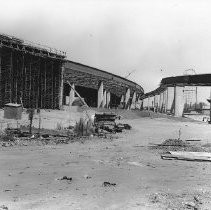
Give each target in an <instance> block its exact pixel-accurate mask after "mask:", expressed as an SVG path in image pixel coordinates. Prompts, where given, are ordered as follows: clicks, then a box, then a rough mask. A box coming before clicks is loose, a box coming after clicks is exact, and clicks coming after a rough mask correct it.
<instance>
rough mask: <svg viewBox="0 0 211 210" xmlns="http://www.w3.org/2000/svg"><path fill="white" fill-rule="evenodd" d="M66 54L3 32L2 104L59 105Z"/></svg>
mask: <svg viewBox="0 0 211 210" xmlns="http://www.w3.org/2000/svg"><path fill="white" fill-rule="evenodd" d="M65 56H66V54H65V53H64V52H62V51H58V50H57V51H56V50H54V49H51V48H46V47H45V48H41V47H38V46H36V45H32V44H28V43H27V42H24V41H23V40H21V39H18V38H15V37H11V36H7V35H4V34H3V35H1V34H0V107H3V106H4V105H5V104H6V103H23V106H24V107H26V108H47V109H56V108H59V98H60V97H61V96H60V88H61V86H62V85H61V83H62V81H61V78H62V75H61V74H62V65H63V63H64V59H65Z"/></svg>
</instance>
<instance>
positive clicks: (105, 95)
mask: <svg viewBox="0 0 211 210" xmlns="http://www.w3.org/2000/svg"><path fill="white" fill-rule="evenodd" d="M106 98H107V92H106V90H104V93H103V106H102V107H103V108H105V107H106Z"/></svg>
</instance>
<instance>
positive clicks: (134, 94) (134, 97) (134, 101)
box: [131, 92, 136, 109]
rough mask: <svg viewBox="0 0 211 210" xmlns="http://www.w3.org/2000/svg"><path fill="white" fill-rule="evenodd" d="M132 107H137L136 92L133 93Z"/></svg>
mask: <svg viewBox="0 0 211 210" xmlns="http://www.w3.org/2000/svg"><path fill="white" fill-rule="evenodd" d="M131 109H136V92H134V93H133V98H132V104H131Z"/></svg>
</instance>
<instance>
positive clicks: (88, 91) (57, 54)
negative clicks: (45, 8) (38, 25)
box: [0, 34, 144, 109]
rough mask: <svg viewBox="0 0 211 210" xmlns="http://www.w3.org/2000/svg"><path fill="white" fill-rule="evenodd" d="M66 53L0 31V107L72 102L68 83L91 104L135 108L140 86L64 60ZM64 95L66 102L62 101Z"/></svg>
mask: <svg viewBox="0 0 211 210" xmlns="http://www.w3.org/2000/svg"><path fill="white" fill-rule="evenodd" d="M65 58H66V53H65V52H62V51H59V50H56V49H53V48H50V47H46V46H41V45H38V44H35V43H30V42H28V41H25V40H22V39H19V38H17V37H13V36H9V35H5V34H0V107H4V105H5V104H6V103H22V104H23V106H24V107H25V108H45V109H58V108H61V107H62V106H63V105H65V104H69V105H72V103H73V102H74V99H75V93H74V91H73V89H71V88H70V86H69V85H68V83H70V84H71V85H72V86H73V87H75V90H76V91H77V92H78V93H79V94H80V95H81V97H83V98H84V100H85V101H86V103H87V104H88V105H89V106H91V107H103V108H110V107H118V106H119V105H121V106H122V108H126V109H128V108H135V107H136V103H137V101H138V99H139V98H140V97H141V96H142V95H143V94H144V90H143V88H142V87H141V86H140V85H138V84H136V83H134V82H132V81H130V80H128V79H125V78H123V77H120V76H117V75H115V74H112V73H109V72H106V71H102V70H99V69H97V68H94V67H90V66H86V65H83V64H80V63H76V62H73V61H68V60H66V59H65ZM67 98H68V101H67V100H66V99H67Z"/></svg>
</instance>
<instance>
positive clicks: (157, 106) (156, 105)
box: [154, 95, 159, 112]
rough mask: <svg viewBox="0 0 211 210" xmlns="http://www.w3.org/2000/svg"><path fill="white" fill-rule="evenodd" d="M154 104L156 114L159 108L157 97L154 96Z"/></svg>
mask: <svg viewBox="0 0 211 210" xmlns="http://www.w3.org/2000/svg"><path fill="white" fill-rule="evenodd" d="M154 104H155V112H157V111H158V108H159V95H155V101H154Z"/></svg>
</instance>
